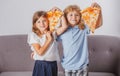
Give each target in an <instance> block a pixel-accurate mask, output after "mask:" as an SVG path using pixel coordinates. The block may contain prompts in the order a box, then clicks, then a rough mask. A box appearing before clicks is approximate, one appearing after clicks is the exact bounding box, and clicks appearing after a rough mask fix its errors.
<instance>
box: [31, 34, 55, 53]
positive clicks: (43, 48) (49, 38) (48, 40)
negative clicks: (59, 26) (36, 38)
mask: <svg viewBox="0 0 120 76" xmlns="http://www.w3.org/2000/svg"><path fill="white" fill-rule="evenodd" d="M46 36H47V38H46V42H45V44H44V45H43V46H40V45H39V44H38V43H35V44H32V46H33V48H34V49H35V50H36V52H37V53H38V54H39V55H44V53H45V52H46V50H47V49H48V47H49V46H50V44H51V42H52V41H53V38H52V35H51V33H50V32H48V33H47V35H46Z"/></svg>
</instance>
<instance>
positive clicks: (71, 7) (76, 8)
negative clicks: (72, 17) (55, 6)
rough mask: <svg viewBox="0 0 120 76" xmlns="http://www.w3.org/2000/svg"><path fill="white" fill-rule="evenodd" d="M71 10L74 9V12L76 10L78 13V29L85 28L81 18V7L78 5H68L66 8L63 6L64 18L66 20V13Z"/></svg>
mask: <svg viewBox="0 0 120 76" xmlns="http://www.w3.org/2000/svg"><path fill="white" fill-rule="evenodd" d="M72 11H76V12H78V13H79V14H80V21H79V23H78V26H79V28H80V29H82V30H83V29H84V28H85V25H84V22H83V20H82V18H81V17H82V14H81V12H80V11H81V9H80V8H79V6H77V5H69V6H68V7H67V8H65V9H64V11H63V12H64V16H65V18H66V20H67V14H68V13H69V12H72ZM67 23H69V22H68V20H67Z"/></svg>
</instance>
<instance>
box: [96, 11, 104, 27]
mask: <svg viewBox="0 0 120 76" xmlns="http://www.w3.org/2000/svg"><path fill="white" fill-rule="evenodd" d="M102 24H103V17H102V11H101V10H100V15H99V17H98V21H97V23H96V29H97V28H99V27H101V26H102Z"/></svg>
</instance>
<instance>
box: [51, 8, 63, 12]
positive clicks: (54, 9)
mask: <svg viewBox="0 0 120 76" xmlns="http://www.w3.org/2000/svg"><path fill="white" fill-rule="evenodd" d="M50 11H53V12H54V11H60V12H62V10H61V9H59V8H58V7H53V8H52V9H51V10H50Z"/></svg>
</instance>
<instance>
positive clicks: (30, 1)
mask: <svg viewBox="0 0 120 76" xmlns="http://www.w3.org/2000/svg"><path fill="white" fill-rule="evenodd" d="M94 1H96V2H97V3H99V4H100V5H101V7H102V12H103V26H102V27H101V28H99V29H97V30H96V31H95V34H97V35H115V36H120V30H119V29H120V20H119V18H120V15H119V13H120V9H119V7H120V5H119V4H118V3H120V1H119V0H63V1H62V0H0V35H15V34H27V33H29V32H30V31H31V27H32V16H33V13H34V12H35V11H37V10H49V9H51V8H52V7H53V6H57V7H59V8H60V9H62V10H63V9H64V8H65V7H66V6H68V5H70V4H77V5H79V6H80V7H81V9H84V8H86V7H88V6H90V4H91V3H92V2H94ZM118 9H119V10H118Z"/></svg>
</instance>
